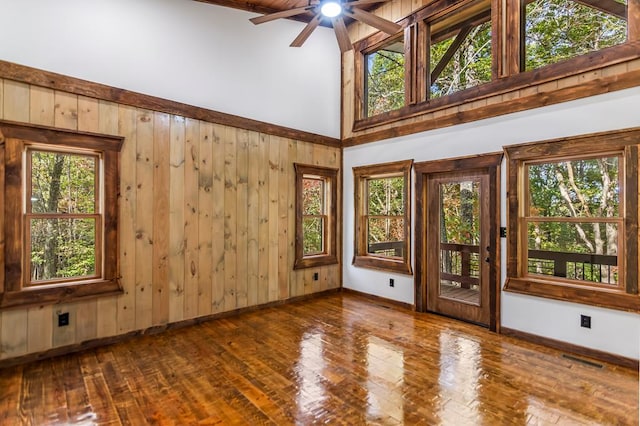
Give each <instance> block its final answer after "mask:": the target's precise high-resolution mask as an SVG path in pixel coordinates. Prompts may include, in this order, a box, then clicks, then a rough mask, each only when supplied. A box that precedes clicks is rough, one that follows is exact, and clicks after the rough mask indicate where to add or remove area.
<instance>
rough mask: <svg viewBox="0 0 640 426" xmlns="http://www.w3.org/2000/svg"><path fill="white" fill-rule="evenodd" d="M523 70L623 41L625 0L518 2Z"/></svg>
mask: <svg viewBox="0 0 640 426" xmlns="http://www.w3.org/2000/svg"><path fill="white" fill-rule="evenodd" d="M521 1H522V2H523V3H524V5H525V6H524V7H525V13H524V14H523V19H524V22H523V23H522V26H523V27H524V41H523V42H524V49H523V50H524V58H523V62H524V67H523V68H524V70H531V69H535V68H540V67H542V66H545V65H548V64H552V63H555V62H559V61H562V60H565V59H570V58H574V57H576V56H580V55H584V54H586V53H589V52H594V51H597V50H601V49H604V48H606V47H610V46H615V45H618V44H622V43H624V42H625V41H627V6H626V4H627V2H626V0H624V1H620V0H602V1H597V2H593V1H591V2H588V1H574V0H533V1H532V0H521Z"/></svg>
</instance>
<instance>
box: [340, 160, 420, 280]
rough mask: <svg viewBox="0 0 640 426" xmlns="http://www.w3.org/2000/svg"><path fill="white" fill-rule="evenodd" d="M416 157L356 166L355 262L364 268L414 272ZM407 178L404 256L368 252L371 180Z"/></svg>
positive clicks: (354, 175)
mask: <svg viewBox="0 0 640 426" xmlns="http://www.w3.org/2000/svg"><path fill="white" fill-rule="evenodd" d="M412 166H413V160H403V161H396V162H392V163H384V164H376V165H370V166H360V167H354V168H353V183H354V196H355V200H354V201H355V202H354V206H355V239H354V256H353V261H352V264H353V265H354V266H360V267H364V268H371V269H378V270H383V271H390V272H397V273H401V274H406V275H413V271H412V269H411V168H412ZM398 176H402V177H403V179H404V184H405V185H404V194H403V197H404V241H403V255H402V257H401V258H400V257H389V256H376V255H373V254H370V253H369V252H368V243H367V242H368V226H367V218H368V209H367V206H366V203H367V199H368V197H367V182H368V181H369V180H371V179H376V178H387V177H398Z"/></svg>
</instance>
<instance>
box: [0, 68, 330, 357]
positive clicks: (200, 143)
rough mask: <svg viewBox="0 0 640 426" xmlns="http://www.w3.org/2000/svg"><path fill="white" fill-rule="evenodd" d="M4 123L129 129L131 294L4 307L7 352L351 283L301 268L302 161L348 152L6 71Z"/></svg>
mask: <svg viewBox="0 0 640 426" xmlns="http://www.w3.org/2000/svg"><path fill="white" fill-rule="evenodd" d="M0 119H4V120H11V121H18V122H24V123H32V124H42V125H47V126H55V127H60V128H65V129H73V130H81V131H89V132H98V133H104V134H110V135H121V136H124V137H125V141H124V146H123V149H122V156H121V180H120V191H121V199H120V223H119V226H120V262H121V275H122V284H123V287H124V294H122V295H121V296H118V297H107V298H99V299H92V300H88V301H81V302H75V303H67V304H59V305H47V306H40V307H34V308H28V309H11V310H5V311H2V312H0V359H8V358H13V357H19V356H23V355H26V354H32V353H37V352H42V351H47V350H49V349H53V348H56V347H61V346H67V345H73V344H78V343H81V342H83V341H86V340H90V339H96V338H103V337H109V336H115V335H119V334H124V333H127V332H130V331H134V330H142V329H146V328H148V327H151V326H157V325H163V324H167V323H169V322H176V321H181V320H185V319H190V318H195V317H201V316H206V315H210V314H215V313H220V312H225V311H230V310H234V309H237V308H243V307H249V306H256V305H260V304H265V303H269V302H273V301H277V300H284V299H288V298H292V297H296V296H302V295H307V294H311V293H314V292H319V291H323V290H328V289H333V288H337V287H339V286H340V267H339V265H331V266H324V267H319V268H313V269H312V270H308V271H306V270H298V271H294V270H293V253H294V249H293V247H294V237H295V235H294V231H293V230H294V219H295V214H294V204H295V203H294V195H295V192H294V188H295V174H294V168H293V163H294V162H300V163H306V164H315V165H320V166H326V167H334V168H340V167H341V163H342V158H341V150H340V148H335V147H329V146H325V145H318V144H312V143H309V142H302V141H299V140H293V139H288V138H284V137H280V136H272V135H269V134H263V133H258V132H256V131H249V130H244V129H239V128H234V127H227V126H224V125H221V124H213V123H210V122H206V121H200V120H195V119H191V118H185V117H182V116H178V115H172V114H166V113H162V112H156V111H151V110H147V109H141V108H136V107H131V106H126V105H119V104H117V103H113V102H108V101H103V100H98V99H94V98H89V97H85V96H78V95H74V94H70V93H65V92H61V91H57V90H53V89H49V88H42V87H38V86H32V85H29V84H25V83H21V82H16V81H12V80H7V79H5V80H2V79H0ZM0 151H2V150H0ZM0 155H1V154H0ZM1 171H2V170H0V172H1ZM0 183H1V182H0ZM341 199H342V196H341V195H340V194H339V195H338V200H341ZM0 201H2V200H0ZM1 220H2V218H0V221H1ZM0 224H1V222H0ZM0 229H2V227H0ZM338 233H339V234H340V227H338ZM0 241H3V238H2V235H0ZM338 241H342V239H341V237H340V235H338ZM313 272H318V273H319V276H320V280H319V281H312V277H313ZM58 312H69V313H70V326H68V327H60V328H59V327H57V326H54V323H55V324H57V320H56V317H57V313H58Z"/></svg>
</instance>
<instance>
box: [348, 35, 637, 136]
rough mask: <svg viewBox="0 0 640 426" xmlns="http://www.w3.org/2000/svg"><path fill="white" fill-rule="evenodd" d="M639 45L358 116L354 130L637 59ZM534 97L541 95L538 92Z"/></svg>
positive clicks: (614, 48)
mask: <svg viewBox="0 0 640 426" xmlns="http://www.w3.org/2000/svg"><path fill="white" fill-rule="evenodd" d="M639 47H640V42H627V43H624V44H621V45H617V46H612V47H608V48H606V49H602V50H599V51H596V52H591V53H587V54H585V55H581V56H577V57H575V58H572V59H567V60H565V61H561V62H557V63H554V64H550V65H547V66H544V67H541V68H538V69H533V70H529V71H523V72H520V73H518V74H513V75H510V76H506V77H503V78H500V79H497V80H493V81H491V82H487V83H483V84H480V85H478V86H475V87H470V88H468V89H464V90H460V91H458V92H455V93H452V94H450V95H447V96H443V97H440V98H436V99H431V100H427V101H423V102H419V103H417V104H415V105H408V106H404V107H402V108H399V109H396V110H393V111H388V112H385V113H381V114H377V115H374V116H371V117H361V118H356V119H355V120H354V122H353V127H352V131H353V132H359V131H363V130H367V129H371V128H374V127H378V126H382V125H388V124H391V123H394V122H397V121H401V120H405V119H408V118H413V117H416V116H419V115H424V114H428V113H433V112H436V111H440V110H444V109H447V108H451V107H455V106H460V105H462V104H468V103H472V102H477V101H482V100H484V99H488V98H491V97H493V96H497V95H504V94H506V93H512V92H516V91H517V90H520V89H526V88H531V87H532V86H538V85H541V84H545V83H550V82H553V81H558V80H561V79H564V78H567V77H575V76H579V75H580V74H584V73H586V72H591V71H596V70H599V69H602V68H606V67H608V66H611V65H616V64H619V63H623V62H628V61H632V60H634V59H637V58H638V53H637V52H638V48H639ZM577 86H579V84H577ZM534 96H540V95H539V94H537V93H536V94H535V95H534ZM479 118H483V117H479Z"/></svg>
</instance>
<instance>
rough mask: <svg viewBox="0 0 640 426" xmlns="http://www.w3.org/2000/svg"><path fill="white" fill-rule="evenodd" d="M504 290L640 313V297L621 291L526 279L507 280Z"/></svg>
mask: <svg viewBox="0 0 640 426" xmlns="http://www.w3.org/2000/svg"><path fill="white" fill-rule="evenodd" d="M504 290H505V291H508V292H511V293H519V294H527V295H530V296H536V297H544V298H547V299H555V300H562V301H565V302H573V303H582V304H585V305H593V306H599V307H603V308H609V309H615V310H620V311H628V312H640V296H638V295H637V294H628V293H624V292H622V291H620V290H608V289H597V290H596V289H594V288H592V287H584V286H577V285H569V284H567V285H564V284H556V283H551V282H549V281H545V280H536V279H526V278H507V281H506V283H505V285H504Z"/></svg>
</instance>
